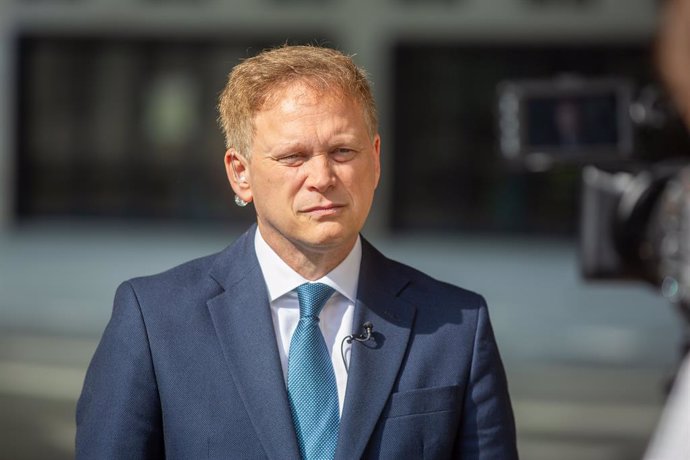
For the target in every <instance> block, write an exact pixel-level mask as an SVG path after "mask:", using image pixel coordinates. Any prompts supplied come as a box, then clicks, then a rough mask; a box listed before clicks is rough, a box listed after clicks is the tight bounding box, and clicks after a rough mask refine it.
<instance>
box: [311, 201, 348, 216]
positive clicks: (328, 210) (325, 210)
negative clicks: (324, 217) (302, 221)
mask: <svg viewBox="0 0 690 460" xmlns="http://www.w3.org/2000/svg"><path fill="white" fill-rule="evenodd" d="M344 207H345V206H344V205H342V204H335V203H333V204H325V205H319V206H311V207H308V208H305V209H303V210H302V213H304V214H334V213H336V212H338V211H339V210H340V209H342V208H344Z"/></svg>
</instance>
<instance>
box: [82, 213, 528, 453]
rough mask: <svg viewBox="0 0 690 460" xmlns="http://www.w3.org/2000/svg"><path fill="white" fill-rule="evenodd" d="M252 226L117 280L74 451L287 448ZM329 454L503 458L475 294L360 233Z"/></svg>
mask: <svg viewBox="0 0 690 460" xmlns="http://www.w3.org/2000/svg"><path fill="white" fill-rule="evenodd" d="M254 231H255V227H252V229H251V230H250V231H248V232H247V233H245V234H244V235H243V236H242V237H240V238H239V239H238V240H237V241H236V242H235V243H234V244H233V245H232V246H230V247H229V248H227V249H225V250H224V251H222V252H220V253H218V254H215V255H211V256H208V257H205V258H202V259H198V260H194V261H192V262H189V263H186V264H184V265H181V266H179V267H176V268H173V269H172V270H169V271H167V272H165V273H162V274H159V275H155V276H151V277H145V278H137V279H133V280H130V281H127V282H125V283H123V284H122V285H121V286H120V287H119V288H118V290H117V294H116V296H115V304H114V308H113V313H112V318H111V320H110V322H109V324H108V326H107V328H106V330H105V332H104V334H103V338H102V340H101V343H100V345H99V346H98V349H97V350H96V353H95V355H94V357H93V360H92V362H91V365H90V366H89V370H88V372H87V376H86V379H85V382H84V388H83V391H82V394H81V397H80V399H79V403H78V407H77V438H76V457H77V459H99V460H101V459H144V458H146V459H157V458H169V459H194V460H198V459H206V458H208V459H221V458H222V459H234V458H238V459H239V458H241V459H253V458H257V459H259V458H261V459H264V458H271V459H297V458H299V450H298V447H297V440H296V436H295V432H294V428H293V425H292V419H291V417H290V409H289V405H288V400H287V393H286V389H285V382H284V380H283V374H282V371H281V365H280V360H279V355H278V348H277V345H276V338H275V333H274V329H273V323H272V320H271V313H270V308H269V300H268V294H267V291H266V287H265V283H264V280H263V275H262V272H261V269H260V268H259V265H258V261H257V259H256V254H255V252H254V239H253V235H254ZM365 321H371V322H372V323H373V324H374V334H373V340H370V341H368V342H364V343H356V344H354V345H353V348H352V354H351V364H350V369H349V375H348V384H347V394H346V396H345V403H344V407H343V411H342V418H341V423H340V433H339V439H338V447H337V452H336V458H337V459H340V460H345V459H357V458H391V459H401V458H433V459H436V458H463V459H468V460H471V459H484V460H486V459H500V460H511V459H516V458H517V452H516V447H515V426H514V421H513V413H512V409H511V404H510V399H509V396H508V390H507V384H506V379H505V374H504V371H503V366H502V364H501V359H500V357H499V353H498V349H497V347H496V342H495V340H494V336H493V332H492V329H491V324H490V322H489V316H488V313H487V309H486V305H485V302H484V300H483V299H482V297H481V296H479V295H477V294H474V293H472V292H469V291H466V290H463V289H460V288H458V287H455V286H452V285H449V284H446V283H442V282H439V281H437V280H434V279H432V278H430V277H428V276H426V275H424V274H422V273H420V272H419V271H417V270H414V269H412V268H410V267H407V266H405V265H402V264H399V263H397V262H394V261H392V260H389V259H387V258H385V257H384V256H383V255H381V254H380V253H379V252H378V251H377V250H376V249H374V248H373V247H372V246H371V245H370V244H368V243H367V242H366V241H363V248H362V264H361V270H360V279H359V288H358V294H357V302H356V306H355V317H354V324H357V325H360V324H362V323H364V322H365Z"/></svg>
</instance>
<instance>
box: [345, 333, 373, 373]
mask: <svg viewBox="0 0 690 460" xmlns="http://www.w3.org/2000/svg"><path fill="white" fill-rule="evenodd" d="M362 329H364V332H363V333H361V334H351V335H348V336H346V337H344V338H343V341H342V342H341V343H340V356H341V357H342V358H343V366H345V372H349V371H350V370H349V369H348V365H347V362H346V360H345V343H346V342H347V343H348V344H351V343H352V342H359V343H364V342H367V341H369V340H371V339H372V335H373V332H374V325H373V324H372V323H371V322H370V321H367V322H366V323H364V324H362Z"/></svg>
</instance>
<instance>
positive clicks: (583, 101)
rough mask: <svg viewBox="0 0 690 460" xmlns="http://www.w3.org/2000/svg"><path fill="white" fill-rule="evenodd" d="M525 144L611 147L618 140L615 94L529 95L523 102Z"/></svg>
mask: <svg viewBox="0 0 690 460" xmlns="http://www.w3.org/2000/svg"><path fill="white" fill-rule="evenodd" d="M525 102H526V104H525V115H526V120H525V121H526V126H525V128H526V130H525V133H526V134H527V139H526V141H527V142H526V143H527V145H529V146H531V147H542V148H544V147H549V148H550V149H553V148H555V149H557V150H562V151H568V150H575V149H578V148H582V147H594V146H596V147H604V148H606V147H611V148H612V149H615V148H616V147H617V145H618V142H619V132H618V119H619V114H618V105H617V100H616V96H615V94H614V93H606V94H601V95H591V94H589V95H586V96H557V97H553V96H550V97H532V98H530V99H528V100H527V101H525Z"/></svg>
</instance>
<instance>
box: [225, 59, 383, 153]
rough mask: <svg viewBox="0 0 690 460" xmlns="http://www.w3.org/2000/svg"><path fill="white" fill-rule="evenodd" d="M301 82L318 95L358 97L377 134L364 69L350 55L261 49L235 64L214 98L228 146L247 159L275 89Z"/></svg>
mask: <svg viewBox="0 0 690 460" xmlns="http://www.w3.org/2000/svg"><path fill="white" fill-rule="evenodd" d="M296 82H299V83H301V84H304V85H306V86H307V87H309V88H310V89H311V90H314V91H317V92H318V93H319V94H326V93H328V94H329V96H330V95H335V96H340V97H349V98H353V99H354V100H355V101H357V102H358V103H359V104H360V106H361V108H362V110H363V112H364V119H365V122H366V124H367V128H368V129H369V135H370V136H371V138H372V139H373V138H374V136H375V135H376V133H377V132H378V119H377V115H376V103H375V102H374V97H373V95H372V93H371V88H370V87H369V82H368V80H367V75H366V72H365V71H364V70H363V69H361V68H359V67H357V66H356V65H355V63H354V62H353V61H352V58H351V57H350V56H347V55H345V54H343V53H341V52H340V51H336V50H333V49H329V48H322V47H318V46H287V45H286V46H282V47H280V48H274V49H270V50H265V51H263V52H261V53H259V54H258V55H256V56H254V57H251V58H248V59H246V60H244V61H242V62H241V63H240V64H238V65H236V66H235V67H234V68H233V69H232V71H231V72H230V75H229V76H228V82H227V84H226V85H225V88H224V89H223V91H222V93H221V95H220V99H219V102H218V112H219V118H218V121H219V123H220V126H221V128H222V130H223V134H224V135H225V145H226V148H228V149H229V148H234V149H235V150H237V151H238V153H239V154H240V155H242V156H244V157H245V158H247V159H249V157H250V150H251V144H252V138H253V135H254V116H255V115H256V114H257V112H259V111H261V110H262V109H264V108H266V106H267V105H269V104H270V103H272V102H275V101H274V100H273V99H272V98H273V97H274V96H275V93H276V92H277V91H278V90H280V89H282V88H285V87H287V86H288V85H290V84H292V83H296Z"/></svg>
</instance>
